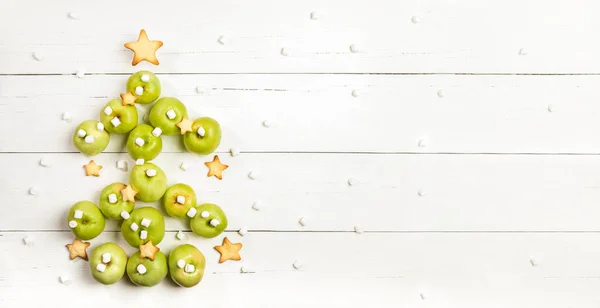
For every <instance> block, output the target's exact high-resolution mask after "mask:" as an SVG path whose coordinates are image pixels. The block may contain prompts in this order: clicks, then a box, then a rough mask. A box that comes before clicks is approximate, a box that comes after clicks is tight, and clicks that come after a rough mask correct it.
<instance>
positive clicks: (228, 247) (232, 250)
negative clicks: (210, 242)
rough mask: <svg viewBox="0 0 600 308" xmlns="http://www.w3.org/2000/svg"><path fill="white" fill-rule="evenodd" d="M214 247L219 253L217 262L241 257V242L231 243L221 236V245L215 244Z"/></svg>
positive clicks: (236, 259)
mask: <svg viewBox="0 0 600 308" xmlns="http://www.w3.org/2000/svg"><path fill="white" fill-rule="evenodd" d="M215 249H216V250H217V251H218V252H219V253H220V254H221V258H220V259H219V263H223V262H225V261H227V260H234V261H239V260H241V259H242V257H241V256H240V249H242V243H235V244H232V243H231V242H230V241H229V239H228V238H226V237H225V238H223V245H221V246H215Z"/></svg>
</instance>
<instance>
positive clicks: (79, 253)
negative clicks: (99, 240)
mask: <svg viewBox="0 0 600 308" xmlns="http://www.w3.org/2000/svg"><path fill="white" fill-rule="evenodd" d="M65 246H66V247H67V249H69V258H71V260H73V259H75V258H77V257H80V258H82V259H84V260H86V261H87V259H88V256H87V252H86V249H87V248H88V247H89V246H90V243H89V242H82V241H81V240H80V239H78V238H76V239H75V240H73V244H67V245H65Z"/></svg>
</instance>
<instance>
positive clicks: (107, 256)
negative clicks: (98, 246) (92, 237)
mask: <svg viewBox="0 0 600 308" xmlns="http://www.w3.org/2000/svg"><path fill="white" fill-rule="evenodd" d="M111 257H112V256H111V255H110V253H109V252H106V253H104V254H102V263H108V262H110V259H111Z"/></svg>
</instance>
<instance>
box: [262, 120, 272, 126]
mask: <svg viewBox="0 0 600 308" xmlns="http://www.w3.org/2000/svg"><path fill="white" fill-rule="evenodd" d="M263 126H264V127H271V122H269V120H264V121H263Z"/></svg>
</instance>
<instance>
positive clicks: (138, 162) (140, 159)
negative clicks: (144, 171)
mask: <svg viewBox="0 0 600 308" xmlns="http://www.w3.org/2000/svg"><path fill="white" fill-rule="evenodd" d="M144 163H146V161H145V160H144V159H143V158H138V159H137V160H136V161H135V164H136V165H138V166H141V165H143V164H144Z"/></svg>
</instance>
